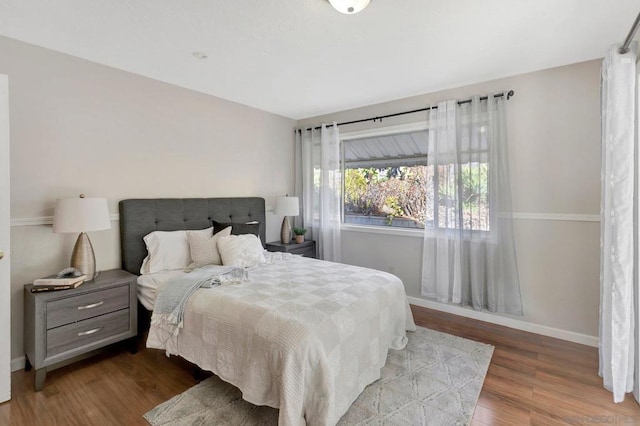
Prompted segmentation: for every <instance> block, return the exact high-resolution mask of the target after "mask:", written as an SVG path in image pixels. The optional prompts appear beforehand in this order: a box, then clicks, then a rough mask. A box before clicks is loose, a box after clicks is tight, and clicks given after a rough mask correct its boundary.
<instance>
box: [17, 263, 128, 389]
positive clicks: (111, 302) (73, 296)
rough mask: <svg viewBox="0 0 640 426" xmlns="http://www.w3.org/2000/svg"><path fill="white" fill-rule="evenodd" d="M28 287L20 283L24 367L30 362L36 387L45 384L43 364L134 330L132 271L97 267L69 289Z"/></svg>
mask: <svg viewBox="0 0 640 426" xmlns="http://www.w3.org/2000/svg"><path fill="white" fill-rule="evenodd" d="M31 287H33V284H27V285H25V286H24V348H25V355H26V361H25V364H26V366H25V369H26V370H29V369H30V368H31V366H33V367H34V368H35V375H36V378H35V388H36V391H39V390H41V389H42V387H43V386H44V381H45V379H46V377H47V370H49V371H50V370H53V369H55V368H58V367H62V366H64V365H67V364H69V363H71V362H73V361H76V360H79V359H82V358H86V357H87V356H90V355H92V353H91V352H92V351H95V350H96V349H99V348H102V347H104V346H107V345H110V344H112V343H115V342H119V341H121V340H124V339H131V338H133V337H135V336H136V334H137V332H138V303H137V299H136V276H135V275H133V274H130V273H128V272H126V271H122V270H120V269H112V270H109V271H103V272H100V274H98V277H97V278H96V279H95V280H93V281H85V282H84V283H83V284H82V285H81V286H80V287H78V288H74V289H70V290H57V291H45V292H39V293H31ZM134 340H135V339H134ZM132 343H135V341H132ZM132 352H135V346H133V345H132Z"/></svg>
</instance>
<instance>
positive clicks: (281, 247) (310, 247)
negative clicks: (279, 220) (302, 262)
mask: <svg viewBox="0 0 640 426" xmlns="http://www.w3.org/2000/svg"><path fill="white" fill-rule="evenodd" d="M266 249H267V250H268V251H282V252H285V253H291V254H301V255H302V256H304V257H312V258H314V259H316V258H317V255H316V242H315V241H313V240H306V241H304V242H302V243H300V244H283V243H281V242H280V241H273V242H271V243H267V244H266Z"/></svg>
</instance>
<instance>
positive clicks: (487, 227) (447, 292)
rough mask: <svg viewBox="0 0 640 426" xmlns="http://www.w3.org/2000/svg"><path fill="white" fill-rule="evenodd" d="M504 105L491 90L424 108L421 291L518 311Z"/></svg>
mask: <svg viewBox="0 0 640 426" xmlns="http://www.w3.org/2000/svg"><path fill="white" fill-rule="evenodd" d="M505 102H506V99H505V98H504V97H494V96H493V95H489V96H488V97H487V100H480V98H479V97H474V98H472V100H471V102H469V103H464V104H460V105H458V103H457V102H456V101H446V102H441V103H439V104H438V108H437V109H431V110H430V112H429V118H428V133H429V136H428V143H429V148H428V164H429V166H428V172H427V220H426V224H425V232H424V243H423V261H422V294H423V295H424V296H427V297H429V298H433V299H435V300H437V301H439V302H442V303H455V304H460V305H470V306H472V307H473V308H474V309H476V310H481V309H488V310H489V311H492V312H508V313H512V314H522V300H521V297H520V283H519V279H518V268H517V264H516V252H515V244H514V239H513V228H512V223H511V219H512V212H511V189H510V183H509V167H508V152H507V132H506V121H505V105H504V104H505Z"/></svg>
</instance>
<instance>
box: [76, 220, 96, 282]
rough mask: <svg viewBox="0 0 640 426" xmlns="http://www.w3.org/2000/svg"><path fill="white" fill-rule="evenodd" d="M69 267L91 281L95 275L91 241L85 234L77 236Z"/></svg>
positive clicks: (94, 256) (94, 257) (94, 260)
mask: <svg viewBox="0 0 640 426" xmlns="http://www.w3.org/2000/svg"><path fill="white" fill-rule="evenodd" d="M71 267H72V268H76V269H79V270H80V272H82V273H83V274H84V275H86V276H87V279H88V280H92V279H94V278H95V275H96V255H95V253H94V252H93V246H92V245H91V240H89V236H88V235H87V234H86V232H82V233H81V234H80V235H78V239H77V240H76V245H75V246H74V247H73V253H71Z"/></svg>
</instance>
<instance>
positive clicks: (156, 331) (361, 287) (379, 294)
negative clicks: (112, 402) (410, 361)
mask: <svg viewBox="0 0 640 426" xmlns="http://www.w3.org/2000/svg"><path fill="white" fill-rule="evenodd" d="M249 278H250V281H249V282H244V283H242V284H240V285H237V286H220V287H214V288H210V289H199V290H197V291H196V292H195V293H194V294H193V296H192V297H191V298H190V299H189V301H188V302H187V305H186V310H185V314H184V327H183V329H181V330H180V332H179V334H178V335H177V336H175V335H173V334H172V333H171V331H170V330H168V329H163V327H162V326H161V325H152V326H151V329H150V331H149V337H148V340H147V346H148V347H151V348H157V349H165V350H166V351H167V353H170V354H176V355H180V356H182V357H183V358H185V359H187V360H189V361H191V362H193V363H195V364H197V365H199V366H200V367H201V368H203V369H205V370H210V371H213V372H214V373H215V374H217V375H218V376H219V377H220V378H222V379H223V380H225V381H227V382H229V383H231V384H233V385H235V386H237V387H238V388H240V389H241V390H242V394H243V398H244V399H245V400H247V401H249V402H251V403H253V404H256V405H268V406H271V407H275V408H279V409H280V415H279V421H278V423H279V425H282V426H287V425H304V424H305V423H306V424H308V425H333V424H335V423H336V422H337V421H338V420H339V419H340V417H341V416H342V415H343V414H344V413H345V412H346V411H347V410H348V408H349V406H350V405H351V404H352V403H353V401H354V400H355V399H356V398H357V397H358V395H359V394H360V393H361V392H362V390H363V389H364V387H365V386H366V385H368V384H369V383H372V382H373V381H375V380H377V379H378V378H379V377H380V369H381V368H382V367H383V366H384V364H385V360H386V356H387V351H388V349H390V348H391V349H402V348H403V347H404V346H405V344H406V342H407V338H406V333H405V330H415V324H414V322H413V317H412V316H411V311H410V310H409V305H408V303H407V300H406V295H405V291H404V286H403V284H402V282H401V281H400V279H399V278H397V277H396V276H394V275H390V274H387V273H384V272H380V271H376V270H373V269H366V268H360V267H356V266H349V265H343V264H338V263H331V262H325V261H319V260H315V259H308V258H302V257H298V256H292V257H289V258H285V260H284V261H281V262H278V263H273V264H267V265H263V266H260V267H257V268H255V269H252V270H251V271H250V274H249ZM167 285H171V283H168V284H167Z"/></svg>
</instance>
